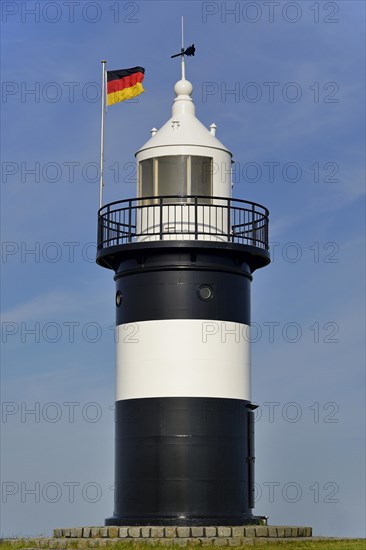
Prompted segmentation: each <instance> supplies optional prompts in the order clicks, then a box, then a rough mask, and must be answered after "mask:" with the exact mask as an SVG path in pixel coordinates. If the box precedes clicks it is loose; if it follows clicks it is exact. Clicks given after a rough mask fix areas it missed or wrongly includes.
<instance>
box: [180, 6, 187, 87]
mask: <svg viewBox="0 0 366 550" xmlns="http://www.w3.org/2000/svg"><path fill="white" fill-rule="evenodd" d="M181 51H182V80H185V79H186V65H185V61H184V17H183V15H182V47H181Z"/></svg>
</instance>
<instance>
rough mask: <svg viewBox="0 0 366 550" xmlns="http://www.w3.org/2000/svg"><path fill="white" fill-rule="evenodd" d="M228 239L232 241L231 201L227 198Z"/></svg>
mask: <svg viewBox="0 0 366 550" xmlns="http://www.w3.org/2000/svg"><path fill="white" fill-rule="evenodd" d="M226 208H227V240H228V242H230V232H231V201H230V199H228V200H227V207H226Z"/></svg>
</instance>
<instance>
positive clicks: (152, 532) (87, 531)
mask: <svg viewBox="0 0 366 550" xmlns="http://www.w3.org/2000/svg"><path fill="white" fill-rule="evenodd" d="M53 536H54V538H57V539H99V538H100V539H102V540H103V539H114V540H121V541H122V540H124V541H126V539H127V540H128V539H130V540H134V541H137V540H146V539H177V540H179V539H199V540H201V539H202V540H204V539H216V538H217V539H229V538H230V539H232V538H238V539H242V538H256V537H260V538H298V537H311V536H312V528H311V527H289V526H270V525H255V526H254V525H248V526H245V527H227V526H225V527H216V526H207V527H181V526H179V527H155V526H154V527H151V526H140V527H136V526H134V527H113V526H110V527H79V528H70V529H54V531H53Z"/></svg>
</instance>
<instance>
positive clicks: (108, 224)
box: [106, 205, 111, 243]
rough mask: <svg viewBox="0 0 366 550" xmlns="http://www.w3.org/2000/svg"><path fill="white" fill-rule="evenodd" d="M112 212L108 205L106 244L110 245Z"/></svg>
mask: <svg viewBox="0 0 366 550" xmlns="http://www.w3.org/2000/svg"><path fill="white" fill-rule="evenodd" d="M110 211H111V207H110V206H109V205H108V208H107V216H106V219H107V235H106V237H107V238H106V242H107V243H109V228H110V219H109V217H110Z"/></svg>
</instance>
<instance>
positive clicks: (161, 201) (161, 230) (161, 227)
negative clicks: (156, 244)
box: [159, 196, 163, 241]
mask: <svg viewBox="0 0 366 550" xmlns="http://www.w3.org/2000/svg"><path fill="white" fill-rule="evenodd" d="M159 212H160V240H161V241H162V240H163V197H162V196H161V197H160V208H159Z"/></svg>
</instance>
